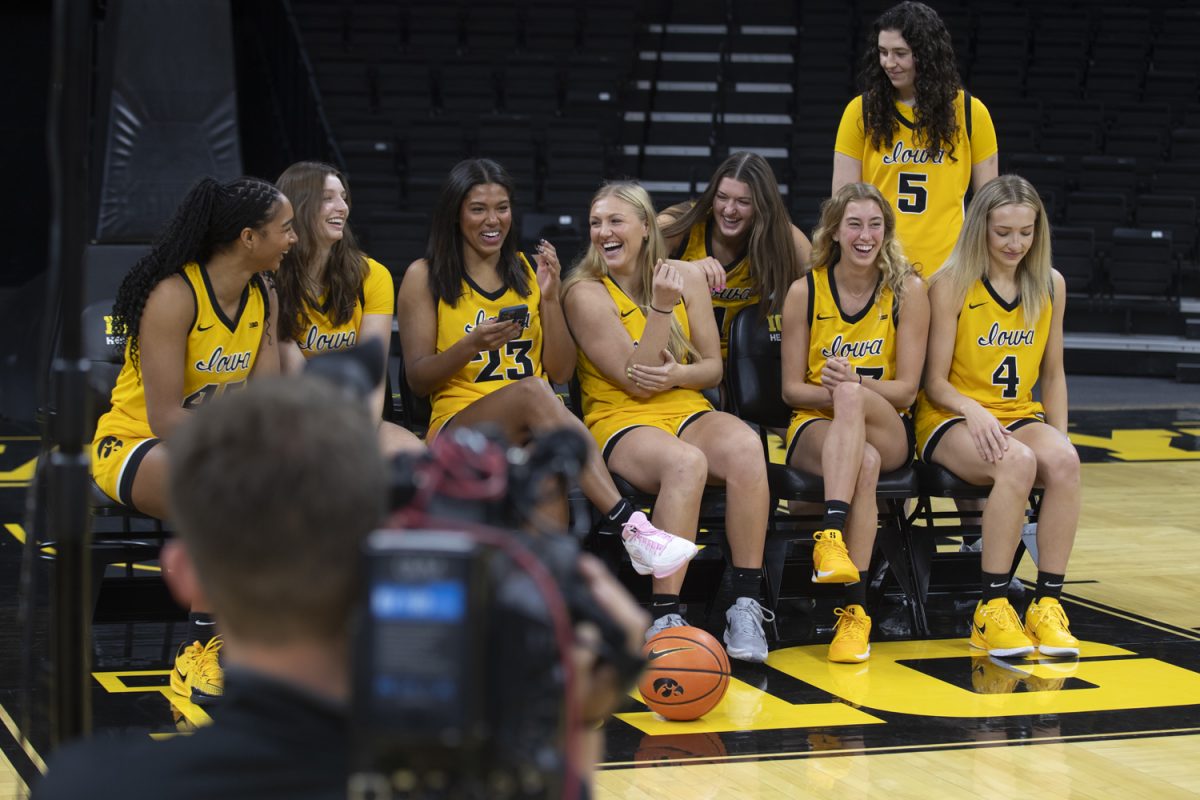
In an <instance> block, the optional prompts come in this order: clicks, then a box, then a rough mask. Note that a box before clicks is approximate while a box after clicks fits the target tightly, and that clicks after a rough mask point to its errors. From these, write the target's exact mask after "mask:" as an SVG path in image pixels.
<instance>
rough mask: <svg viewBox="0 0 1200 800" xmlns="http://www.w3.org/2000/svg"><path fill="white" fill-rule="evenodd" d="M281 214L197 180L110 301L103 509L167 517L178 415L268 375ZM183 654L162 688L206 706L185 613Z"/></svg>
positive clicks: (210, 686) (232, 188)
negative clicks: (113, 366) (112, 358)
mask: <svg viewBox="0 0 1200 800" xmlns="http://www.w3.org/2000/svg"><path fill="white" fill-rule="evenodd" d="M295 242H296V235H295V233H293V232H292V204H291V203H290V202H288V199H287V198H286V197H284V196H283V194H281V193H280V191H279V190H278V189H276V188H275V187H274V186H273V185H271V184H270V183H268V182H266V181H263V180H258V179H257V178H238V179H236V180H233V181H230V182H229V183H219V182H217V181H215V180H213V179H212V178H203V179H201V180H200V181H199V182H198V183H197V184H196V185H195V186H193V187H192V189H191V190H190V191H189V192H188V193H187V196H186V197H184V199H183V202H182V203H180V206H179V208H178V210H176V212H175V215H174V217H173V218H172V219H171V221H170V223H168V225H167V227H166V229H165V230H164V231H163V232H162V234H160V236H159V238H158V241H157V242H156V243H155V244H154V247H153V248H152V249H151V250H150V252H149V253H147V254H146V255H145V256H143V257H142V258H141V259H139V260H138V262H137V263H136V264H134V265H133V268H132V269H131V270H130V271H129V274H128V275H126V276H125V279H124V280H123V281H122V282H121V287H120V288H119V289H118V290H117V299H116V302H115V303H114V304H113V324H112V330H113V333H114V334H115V335H118V336H122V335H123V336H124V337H125V364H124V366H123V367H122V368H121V373H120V375H118V377H117V383H116V386H114V387H113V391H112V408H111V409H110V410H109V411H108V412H107V413H106V414H104V416H102V417H101V418H100V420H99V421H98V422H97V424H96V435H95V439H94V440H93V442H92V477H93V478H94V479H95V481H96V483H97V484H98V485H99V486H100V488H101V489H102V490H103V491H104V493H105V494H107V495H108V496H109V497H111V498H112V499H114V500H116V501H117V502H119V503H121V504H122V505H126V506H130V507H132V508H136V509H137V510H138V511H141V512H143V513H145V514H149V515H151V516H154V517H158V518H159V519H162V518H164V517H165V516H166V515H167V510H168V507H167V491H166V480H167V447H166V445H165V444H164V442H165V441H166V440H169V439H170V437H171V434H172V432H173V431H174V430H175V429H176V427H177V426H178V425H179V423H180V422H182V421H183V420H184V419H185V418H186V415H187V414H188V413H189V412H190V411H191V410H192V409H195V408H197V407H199V406H200V405H202V404H204V403H207V402H209V401H211V400H212V399H213V398H216V397H218V396H219V395H221V394H222V393H223V392H226V391H229V390H231V389H234V388H236V387H238V386H241V385H242V384H243V383H244V382H245V381H246V380H247V379H248V378H250V377H253V376H259V375H264V374H272V373H278V372H279V351H278V337H277V336H276V334H275V323H276V320H277V319H278V313H277V311H276V299H275V290H274V287H273V286H272V285H271V283H270V282H269V281H268V280H264V278H263V276H262V275H261V274H260V273H264V272H274V271H275V270H276V269H278V267H279V263H280V262H281V261H282V260H283V256H284V254H285V253H287V251H288V249H289V248H290V247H291V246H292V245H293V244H295ZM192 611H193V613H192V614H191V616H190V618H189V619H190V622H191V623H192V630H191V632H190V636H189V638H188V641H189V642H193V644H190V645H185V646H184V647H181V648H180V651H179V654H178V655H177V656H176V659H175V670H174V672H173V673H172V675H171V688H172V689H174V690H175V691H176V692H177V693H179V694H183V695H186V696H190V697H191V698H192V700H193V701H195V702H206V701H208V700H210V699H211V698H213V697H215V696H217V695H219V694H220V693H221V686H222V677H221V672H220V667H219V665H218V663H217V651H218V650H219V647H220V638H219V637H214V636H213V627H212V620H211V618H210V617H209V616H208V615H207V614H206V613H204V612H203V611H202V610H201V609H200V608H197V607H196V606H195V605H193V608H192Z"/></svg>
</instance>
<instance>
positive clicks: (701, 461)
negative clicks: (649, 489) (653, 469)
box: [664, 442, 708, 487]
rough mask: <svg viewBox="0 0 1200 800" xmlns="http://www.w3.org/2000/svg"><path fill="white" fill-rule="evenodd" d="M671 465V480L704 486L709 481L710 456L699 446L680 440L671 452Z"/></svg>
mask: <svg viewBox="0 0 1200 800" xmlns="http://www.w3.org/2000/svg"><path fill="white" fill-rule="evenodd" d="M670 465H671V466H670V470H669V471H670V474H671V482H678V483H679V484H680V485H683V486H689V487H691V486H700V487H703V486H704V484H705V483H707V481H708V458H707V457H706V456H705V455H704V451H703V450H701V449H700V448H698V447H693V446H692V445H690V444H687V443H686V442H679V446H678V447H676V448H675V449H674V452H672V453H671V458H670ZM666 483H667V481H664V484H666Z"/></svg>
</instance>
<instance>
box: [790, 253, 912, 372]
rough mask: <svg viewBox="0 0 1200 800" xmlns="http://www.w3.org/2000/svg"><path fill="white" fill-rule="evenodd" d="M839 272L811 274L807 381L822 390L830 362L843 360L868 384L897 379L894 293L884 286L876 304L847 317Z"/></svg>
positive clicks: (825, 270) (821, 270) (827, 270)
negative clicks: (823, 373) (837, 278)
mask: <svg viewBox="0 0 1200 800" xmlns="http://www.w3.org/2000/svg"><path fill="white" fill-rule="evenodd" d="M832 272H833V268H830V267H816V268H814V269H813V270H812V271H811V272H809V273H808V276H807V278H806V280H807V281H808V330H809V339H808V371H807V372H806V373H805V380H806V381H807V382H808V383H811V384H813V385H814V386H820V385H821V369H822V368H823V367H824V366H825V361H826V359H829V358H832V357H834V356H841V357H843V358H847V359H849V360H850V364H851V365H852V366H853V367H854V371H855V372H857V373H858V374H859V375H862V376H863V377H866V378H875V379H876V380H881V381H889V380H892V378H894V377H895V376H896V307H895V306H896V304H895V302H894V296H893V295H892V290H891V288H890V287H888V286H887V285H885V284H882V283H881V284H880V285H879V288H878V289H877V290H876V292H875V300H874V302H872V303H871V304H870V305H867V306H865V307H864V308H863V309H862V310H861V311H859V312H858V313H857V314H854V315H849V314H847V313H845V312H844V311H842V306H841V300H840V299H839V298H838V293H837V285H836V284H835V283H834V281H833V275H832Z"/></svg>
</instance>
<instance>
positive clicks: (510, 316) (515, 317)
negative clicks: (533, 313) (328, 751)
mask: <svg viewBox="0 0 1200 800" xmlns="http://www.w3.org/2000/svg"><path fill="white" fill-rule="evenodd" d="M496 321H497V322H516V323H519V324H520V326H521V327H522V328H528V327H529V306H527V305H525V304H524V303H521V305H519V306H506V307H504V308H502V309H500V313H499V314H497V315H496Z"/></svg>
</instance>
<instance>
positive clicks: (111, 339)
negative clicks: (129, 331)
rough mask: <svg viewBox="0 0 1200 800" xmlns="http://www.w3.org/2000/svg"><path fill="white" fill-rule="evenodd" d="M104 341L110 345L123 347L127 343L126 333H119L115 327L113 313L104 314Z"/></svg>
mask: <svg viewBox="0 0 1200 800" xmlns="http://www.w3.org/2000/svg"><path fill="white" fill-rule="evenodd" d="M104 343H105V344H106V345H108V346H109V347H123V346H124V345H125V335H124V334H121V333H117V332H116V329H115V328H114V327H113V316H112V314H105V315H104Z"/></svg>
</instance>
